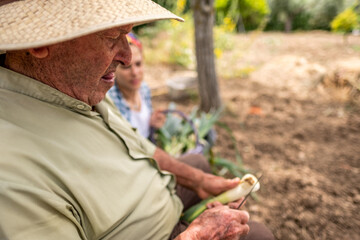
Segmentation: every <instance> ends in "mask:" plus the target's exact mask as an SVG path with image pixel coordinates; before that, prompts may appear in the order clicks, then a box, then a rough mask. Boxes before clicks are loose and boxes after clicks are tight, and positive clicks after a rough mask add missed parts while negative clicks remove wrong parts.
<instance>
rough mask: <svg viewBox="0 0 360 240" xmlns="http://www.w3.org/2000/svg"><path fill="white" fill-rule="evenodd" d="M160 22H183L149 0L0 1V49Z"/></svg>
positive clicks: (43, 44) (55, 41) (36, 45)
mask: <svg viewBox="0 0 360 240" xmlns="http://www.w3.org/2000/svg"><path fill="white" fill-rule="evenodd" d="M160 19H176V20H178V21H183V19H182V18H180V17H178V16H176V15H174V14H172V13H171V12H169V11H168V10H166V9H164V8H163V7H161V6H159V5H158V4H156V3H154V2H153V1H151V0H0V50H19V49H27V48H34V47H40V46H46V45H49V44H54V43H59V42H63V41H66V40H70V39H74V38H77V37H80V36H84V35H87V34H90V33H94V32H98V31H101V30H105V29H109V28H113V27H117V26H122V25H127V24H135V25H140V24H143V23H148V22H152V21H156V20H160Z"/></svg>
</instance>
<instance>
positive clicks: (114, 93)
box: [108, 82, 152, 122]
mask: <svg viewBox="0 0 360 240" xmlns="http://www.w3.org/2000/svg"><path fill="white" fill-rule="evenodd" d="M139 92H140V96H141V98H142V99H144V100H145V104H146V106H147V107H148V108H149V109H150V111H152V104H151V92H150V88H149V86H148V85H147V84H146V83H145V82H143V83H142V84H141V86H140V89H139ZM108 95H109V96H110V97H111V99H112V100H113V101H114V103H115V105H116V107H117V108H118V109H119V110H120V112H121V114H122V115H123V116H124V117H125V118H126V120H128V121H129V122H130V119H131V109H130V106H129V104H128V103H127V102H126V100H125V98H124V96H123V95H122V93H121V91H120V89H119V87H118V86H117V84H116V83H115V85H114V86H113V87H112V88H111V89H110V90H109V91H108Z"/></svg>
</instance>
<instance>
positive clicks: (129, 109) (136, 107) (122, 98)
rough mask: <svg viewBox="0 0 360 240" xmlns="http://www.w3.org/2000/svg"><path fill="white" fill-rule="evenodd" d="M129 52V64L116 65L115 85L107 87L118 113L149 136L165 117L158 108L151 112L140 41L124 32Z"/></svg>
mask: <svg viewBox="0 0 360 240" xmlns="http://www.w3.org/2000/svg"><path fill="white" fill-rule="evenodd" d="M127 39H128V42H129V44H130V49H131V52H132V59H131V63H130V64H129V65H128V66H123V65H118V67H117V68H116V72H115V76H116V78H115V85H114V86H113V87H112V88H111V89H110V90H109V92H108V93H109V96H110V97H111V98H112V100H113V101H114V103H115V105H116V107H117V108H118V109H119V110H120V112H121V114H122V115H123V116H124V117H125V118H126V119H127V120H128V121H129V122H130V124H131V125H132V126H133V127H134V128H136V129H137V130H138V131H139V133H140V134H141V135H142V136H144V137H146V138H150V134H152V131H153V130H154V129H158V128H161V127H162V126H163V124H164V123H165V120H166V117H165V114H164V113H162V111H161V110H156V111H154V112H153V109H152V102H151V92H150V88H149V86H148V85H147V84H146V82H144V80H143V79H144V62H143V52H142V44H141V42H140V41H139V39H138V38H137V37H136V36H135V34H134V33H132V32H131V33H129V34H127Z"/></svg>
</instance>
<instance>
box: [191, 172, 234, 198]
mask: <svg viewBox="0 0 360 240" xmlns="http://www.w3.org/2000/svg"><path fill="white" fill-rule="evenodd" d="M239 183H240V178H234V179H225V178H223V177H219V176H215V175H212V174H208V173H204V174H203V177H202V180H201V181H200V182H199V183H198V184H197V185H196V186H195V187H194V190H195V191H196V192H197V194H198V195H199V197H200V198H202V199H205V198H207V197H210V196H216V195H219V194H220V193H222V192H225V191H227V190H229V189H232V188H234V187H236V186H237V185H238V184H239Z"/></svg>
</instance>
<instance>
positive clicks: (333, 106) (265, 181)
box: [147, 32, 360, 240]
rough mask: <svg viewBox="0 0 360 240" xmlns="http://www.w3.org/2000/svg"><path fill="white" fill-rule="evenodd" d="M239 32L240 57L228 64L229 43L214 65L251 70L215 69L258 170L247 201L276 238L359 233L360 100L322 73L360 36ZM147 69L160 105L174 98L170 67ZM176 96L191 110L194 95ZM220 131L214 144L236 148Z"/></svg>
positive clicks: (229, 115)
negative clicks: (334, 87) (333, 88)
mask: <svg viewBox="0 0 360 240" xmlns="http://www.w3.org/2000/svg"><path fill="white" fill-rule="evenodd" d="M237 38H238V41H239V49H241V50H242V51H243V52H242V54H241V57H240V58H238V60H237V61H232V62H231V63H229V62H228V63H227V64H226V62H225V60H224V59H229V60H231V59H232V57H231V54H233V53H225V55H224V57H223V60H219V61H221V62H220V63H219V64H218V66H219V65H220V66H221V68H225V67H226V66H228V67H229V68H230V66H231V67H237V68H238V69H241V68H244V67H246V66H252V67H253V68H254V69H255V70H254V71H253V72H252V73H251V74H250V75H249V76H248V77H247V78H240V77H239V78H237V77H235V78H221V77H220V78H219V83H220V89H221V95H222V99H223V103H224V106H225V111H224V114H223V116H222V118H221V121H222V122H224V123H226V124H227V125H228V126H229V127H230V128H231V129H232V131H233V134H234V136H235V137H236V140H237V143H238V147H239V149H240V151H241V153H242V156H243V161H244V164H245V165H246V167H248V168H251V169H253V170H254V171H257V172H262V173H263V174H264V177H263V178H262V188H261V190H260V192H259V194H258V195H259V198H260V201H259V202H256V201H254V200H253V199H250V200H248V202H247V204H246V207H245V208H246V209H247V210H248V211H249V212H250V214H251V217H252V219H255V220H259V221H262V222H264V223H266V224H267V226H269V228H270V229H271V230H272V231H273V233H274V235H275V237H276V238H277V239H289V240H291V239H304V240H310V239H343V240H347V239H349V240H350V239H351V240H352V239H360V214H359V213H360V184H359V183H360V107H359V105H358V104H357V103H354V102H349V98H338V97H334V94H333V92H330V91H328V88H327V87H326V86H324V84H323V82H322V79H323V78H322V77H323V76H324V74H327V73H329V72H332V71H333V69H334V65H335V64H336V62H338V61H346V60H348V59H355V60H354V61H357V60H358V59H359V58H360V37H350V38H349V43H348V44H347V45H346V44H344V42H343V40H342V37H341V36H337V35H332V34H328V33H323V32H316V33H297V34H280V33H266V34H261V35H258V36H256V37H255V38H254V37H252V36H251V35H239V36H238V37H237ZM150 68H151V69H150ZM148 70H149V71H148V76H147V81H148V82H149V84H150V86H152V87H153V88H154V89H155V92H157V94H155V96H154V100H153V101H154V107H155V108H166V106H167V105H168V103H169V102H170V101H171V99H170V98H169V97H168V96H167V95H166V92H165V91H158V89H159V86H164V82H165V80H166V79H167V78H168V77H170V76H171V75H172V74H174V72H173V70H171V68H169V67H164V66H151V67H149V69H148ZM219 71H221V69H219V70H218V72H219ZM358 76H360V75H358ZM339 91H341V90H339ZM343 94H345V93H343ZM176 104H177V106H178V108H179V109H181V110H183V111H185V112H189V111H190V109H191V108H192V107H193V106H194V105H197V104H198V103H197V101H196V100H191V99H183V100H181V101H176ZM217 132H218V140H217V143H218V144H216V147H215V151H216V152H218V153H219V154H221V155H222V156H224V157H227V158H229V159H232V158H234V155H233V154H232V153H233V151H232V150H233V147H232V143H231V140H230V139H229V136H228V135H227V133H226V132H225V131H224V130H223V129H217Z"/></svg>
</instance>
